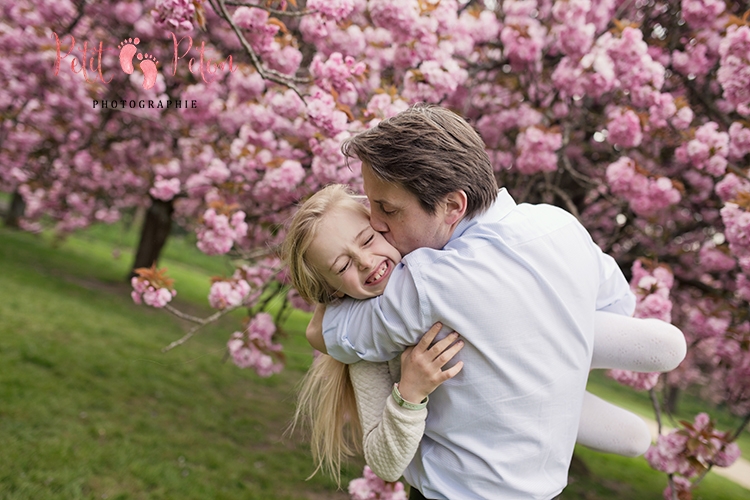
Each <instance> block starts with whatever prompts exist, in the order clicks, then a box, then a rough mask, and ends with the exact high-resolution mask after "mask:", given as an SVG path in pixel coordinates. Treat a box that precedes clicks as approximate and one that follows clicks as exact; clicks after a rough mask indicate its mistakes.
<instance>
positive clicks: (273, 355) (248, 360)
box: [227, 313, 284, 377]
mask: <svg viewBox="0 0 750 500" xmlns="http://www.w3.org/2000/svg"><path fill="white" fill-rule="evenodd" d="M275 332H276V326H275V325H274V323H273V318H272V317H271V315H270V314H268V313H259V314H257V315H255V317H253V319H252V320H250V323H249V324H248V327H247V329H246V330H245V332H234V333H233V334H232V337H231V338H230V339H229V341H228V342H227V349H228V350H229V354H230V356H231V357H232V361H234V363H235V364H236V365H237V366H238V367H240V368H253V369H254V370H255V372H256V373H257V374H258V375H259V376H261V377H270V376H271V375H273V374H274V373H279V372H280V371H281V370H282V369H283V367H284V365H283V363H281V362H280V361H278V360H280V358H279V356H278V353H279V351H280V350H281V344H277V343H274V342H273V334H274V333H275Z"/></svg>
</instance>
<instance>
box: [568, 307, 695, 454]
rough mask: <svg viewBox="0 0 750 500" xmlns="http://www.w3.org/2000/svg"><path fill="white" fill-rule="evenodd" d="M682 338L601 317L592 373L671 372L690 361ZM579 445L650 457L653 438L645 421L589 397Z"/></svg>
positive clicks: (651, 325)
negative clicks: (606, 371) (603, 371)
mask: <svg viewBox="0 0 750 500" xmlns="http://www.w3.org/2000/svg"><path fill="white" fill-rule="evenodd" d="M686 351H687V345H686V343H685V336H684V335H683V334H682V332H681V331H680V330H679V329H678V328H677V327H675V326H674V325H671V324H669V323H666V322H664V321H659V320H657V319H637V318H630V317H627V316H621V315H619V314H612V313H606V312H599V311H598V312H597V313H596V319H595V327H594V354H593V358H592V361H591V368H592V369H595V368H606V369H617V370H631V371H637V372H666V371H670V370H673V369H675V368H676V367H677V365H679V364H680V362H682V360H683V359H684V358H685V353H686ZM577 441H578V442H579V443H580V444H582V445H585V446H587V447H589V448H592V449H595V450H598V451H603V452H607V453H617V454H619V455H625V456H628V457H635V456H638V455H641V454H643V453H645V452H646V450H647V449H648V447H649V445H650V444H651V432H650V431H649V429H648V426H647V425H646V423H645V422H644V421H643V419H641V418H640V417H638V416H636V415H634V414H633V413H630V412H629V411H627V410H624V409H622V408H620V407H618V406H615V405H613V404H611V403H608V402H606V401H604V400H603V399H600V398H598V397H596V396H594V395H593V394H590V393H589V392H586V394H585V396H584V400H583V408H582V410H581V422H580V424H579V426H578V439H577Z"/></svg>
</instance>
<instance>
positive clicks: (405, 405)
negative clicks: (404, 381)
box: [391, 382, 430, 410]
mask: <svg viewBox="0 0 750 500" xmlns="http://www.w3.org/2000/svg"><path fill="white" fill-rule="evenodd" d="M391 395H392V396H393V399H395V400H396V404H397V405H399V406H400V407H402V408H406V409H407V410H421V409H423V408H426V407H427V402H428V401H429V400H430V397H429V396H425V398H424V399H423V400H422V402H421V403H419V404H414V403H410V402H408V401H407V400H405V399H404V398H403V396H401V393H400V392H398V382H396V383H395V384H393V392H391Z"/></svg>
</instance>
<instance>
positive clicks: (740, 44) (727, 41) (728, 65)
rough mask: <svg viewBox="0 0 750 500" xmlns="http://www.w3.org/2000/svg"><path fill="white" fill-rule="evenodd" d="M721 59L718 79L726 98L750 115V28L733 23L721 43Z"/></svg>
mask: <svg viewBox="0 0 750 500" xmlns="http://www.w3.org/2000/svg"><path fill="white" fill-rule="evenodd" d="M719 53H720V54H721V60H720V65H719V70H718V71H717V73H716V80H717V81H718V82H719V83H720V84H721V87H722V89H724V98H725V99H726V100H727V101H728V102H729V103H730V104H732V105H733V106H735V107H736V108H737V112H738V113H740V114H741V115H744V116H748V115H750V28H749V27H747V26H740V27H737V26H736V25H731V26H729V27H728V28H727V34H726V36H725V37H724V38H723V39H722V41H721V44H720V45H719Z"/></svg>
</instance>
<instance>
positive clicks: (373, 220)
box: [370, 213, 388, 233]
mask: <svg viewBox="0 0 750 500" xmlns="http://www.w3.org/2000/svg"><path fill="white" fill-rule="evenodd" d="M370 226H372V228H373V229H374V230H375V231H377V232H379V233H387V232H388V224H386V223H385V221H384V220H383V219H381V218H380V217H378V216H377V215H375V214H372V213H371V214H370Z"/></svg>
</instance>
